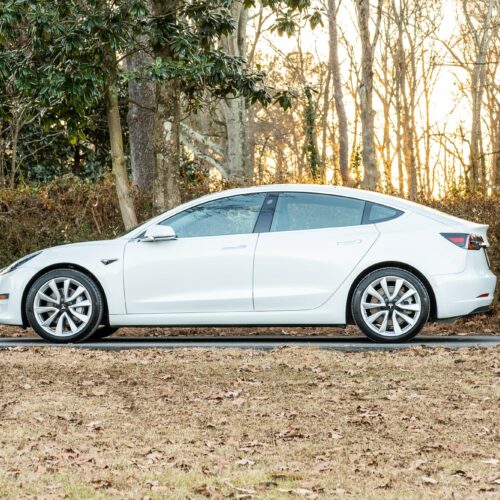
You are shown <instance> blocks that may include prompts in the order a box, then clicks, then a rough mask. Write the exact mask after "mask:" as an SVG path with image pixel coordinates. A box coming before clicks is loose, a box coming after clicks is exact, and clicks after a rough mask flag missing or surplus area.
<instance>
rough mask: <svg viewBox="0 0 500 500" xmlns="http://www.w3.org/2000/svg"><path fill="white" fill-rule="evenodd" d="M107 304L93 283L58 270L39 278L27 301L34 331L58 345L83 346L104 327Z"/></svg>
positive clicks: (69, 272) (71, 271)
mask: <svg viewBox="0 0 500 500" xmlns="http://www.w3.org/2000/svg"><path fill="white" fill-rule="evenodd" d="M103 311H104V301H103V297H102V294H101V291H100V290H99V288H98V287H97V285H96V283H95V282H94V280H92V279H91V278H90V277H88V276H87V275H86V274H83V273H82V272H80V271H76V270H74V269H55V270H53V271H49V272H48V273H46V274H44V275H43V276H40V277H39V278H38V279H37V280H36V281H35V282H34V283H33V285H32V286H31V288H30V290H29V292H28V296H27V299H26V315H27V317H28V321H29V323H30V325H31V327H32V328H33V329H34V330H35V331H36V332H37V333H38V335H40V336H41V337H43V338H44V339H46V340H49V341H51V342H56V343H69V342H81V341H83V340H85V339H87V338H88V337H90V336H91V335H93V334H94V332H95V331H96V330H97V328H98V327H99V325H100V324H101V323H102V317H103Z"/></svg>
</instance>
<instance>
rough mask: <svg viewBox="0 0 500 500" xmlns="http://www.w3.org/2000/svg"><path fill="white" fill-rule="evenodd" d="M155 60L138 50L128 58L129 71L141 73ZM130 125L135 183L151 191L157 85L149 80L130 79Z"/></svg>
mask: <svg viewBox="0 0 500 500" xmlns="http://www.w3.org/2000/svg"><path fill="white" fill-rule="evenodd" d="M151 62H152V57H151V56H150V55H149V54H147V53H146V52H144V51H139V52H137V53H135V54H132V55H130V56H129V57H128V58H127V69H128V70H129V71H137V72H139V73H142V71H143V69H144V68H145V67H146V66H147V65H149V64H151ZM128 94H129V106H128V114H127V123H128V131H129V142H130V166H131V170H132V182H133V183H134V185H135V186H137V187H138V188H139V189H141V190H143V191H152V189H153V176H154V168H155V151H154V141H153V140H152V138H153V137H154V117H155V102H156V101H155V84H154V82H152V81H150V80H145V79H142V80H139V81H136V80H134V79H130V80H129V82H128Z"/></svg>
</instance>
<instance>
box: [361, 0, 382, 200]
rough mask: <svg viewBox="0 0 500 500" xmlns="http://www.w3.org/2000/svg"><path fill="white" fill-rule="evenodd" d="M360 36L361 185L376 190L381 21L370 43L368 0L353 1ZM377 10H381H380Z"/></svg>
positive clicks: (378, 22)
mask: <svg viewBox="0 0 500 500" xmlns="http://www.w3.org/2000/svg"><path fill="white" fill-rule="evenodd" d="M356 7H357V8H356V12H357V18H358V27H359V34H360V39H361V83H360V86H359V89H358V93H359V103H360V107H361V126H362V132H361V139H362V146H363V148H362V157H363V169H364V176H363V182H362V185H363V187H364V188H366V189H372V190H373V189H376V188H377V182H378V177H379V173H378V169H377V159H376V156H375V124H374V122H375V111H374V109H373V52H374V47H375V44H376V39H377V36H378V35H377V32H378V28H379V26H380V20H378V21H377V32H376V35H375V37H374V40H373V42H371V41H370V28H369V21H370V0H356ZM379 8H380V7H379Z"/></svg>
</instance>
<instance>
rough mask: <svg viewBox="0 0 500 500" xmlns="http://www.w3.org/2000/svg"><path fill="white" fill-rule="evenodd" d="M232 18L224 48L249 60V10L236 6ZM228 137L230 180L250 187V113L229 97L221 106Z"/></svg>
mask: <svg viewBox="0 0 500 500" xmlns="http://www.w3.org/2000/svg"><path fill="white" fill-rule="evenodd" d="M231 11H232V16H233V19H234V21H235V25H236V29H235V31H234V32H233V33H231V34H230V35H229V36H227V37H225V38H224V39H223V40H222V46H223V47H224V49H225V50H226V51H227V53H228V54H230V55H233V56H238V57H241V58H242V59H245V58H246V55H247V54H246V52H247V42H246V32H247V23H248V9H246V8H245V7H244V6H243V3H242V2H234V3H233V5H232V7H231ZM221 111H222V115H223V117H224V122H225V126H226V133H227V151H226V171H227V173H228V176H229V180H231V181H234V182H236V183H238V184H249V183H251V182H252V180H253V165H252V164H251V161H250V157H251V156H252V155H251V154H250V147H249V140H248V123H247V120H248V116H247V115H248V113H247V109H246V103H245V99H244V98H243V97H235V96H228V97H227V98H225V99H224V101H222V102H221Z"/></svg>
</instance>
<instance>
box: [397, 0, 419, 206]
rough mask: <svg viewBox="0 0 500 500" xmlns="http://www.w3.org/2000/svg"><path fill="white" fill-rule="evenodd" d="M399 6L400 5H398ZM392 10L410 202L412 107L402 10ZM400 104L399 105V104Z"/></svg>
mask: <svg viewBox="0 0 500 500" xmlns="http://www.w3.org/2000/svg"><path fill="white" fill-rule="evenodd" d="M400 5H401V4H400ZM392 10H393V14H394V19H395V22H396V26H397V29H398V37H397V48H396V57H395V60H396V64H395V66H396V80H397V85H398V88H399V95H400V96H401V99H402V106H401V105H399V106H398V109H397V110H396V111H397V113H398V114H400V115H402V118H401V124H402V127H403V156H404V162H405V168H406V173H407V181H408V195H409V197H410V199H411V200H416V199H417V171H416V165H415V149H414V141H413V137H414V136H413V127H412V122H413V120H412V113H411V109H412V106H411V105H410V100H409V98H408V95H407V88H406V87H407V65H406V54H405V50H404V44H403V17H402V16H403V12H402V11H403V9H402V8H401V9H400V10H399V11H398V9H397V7H396V2H395V0H393V1H392ZM399 104H401V103H399Z"/></svg>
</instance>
